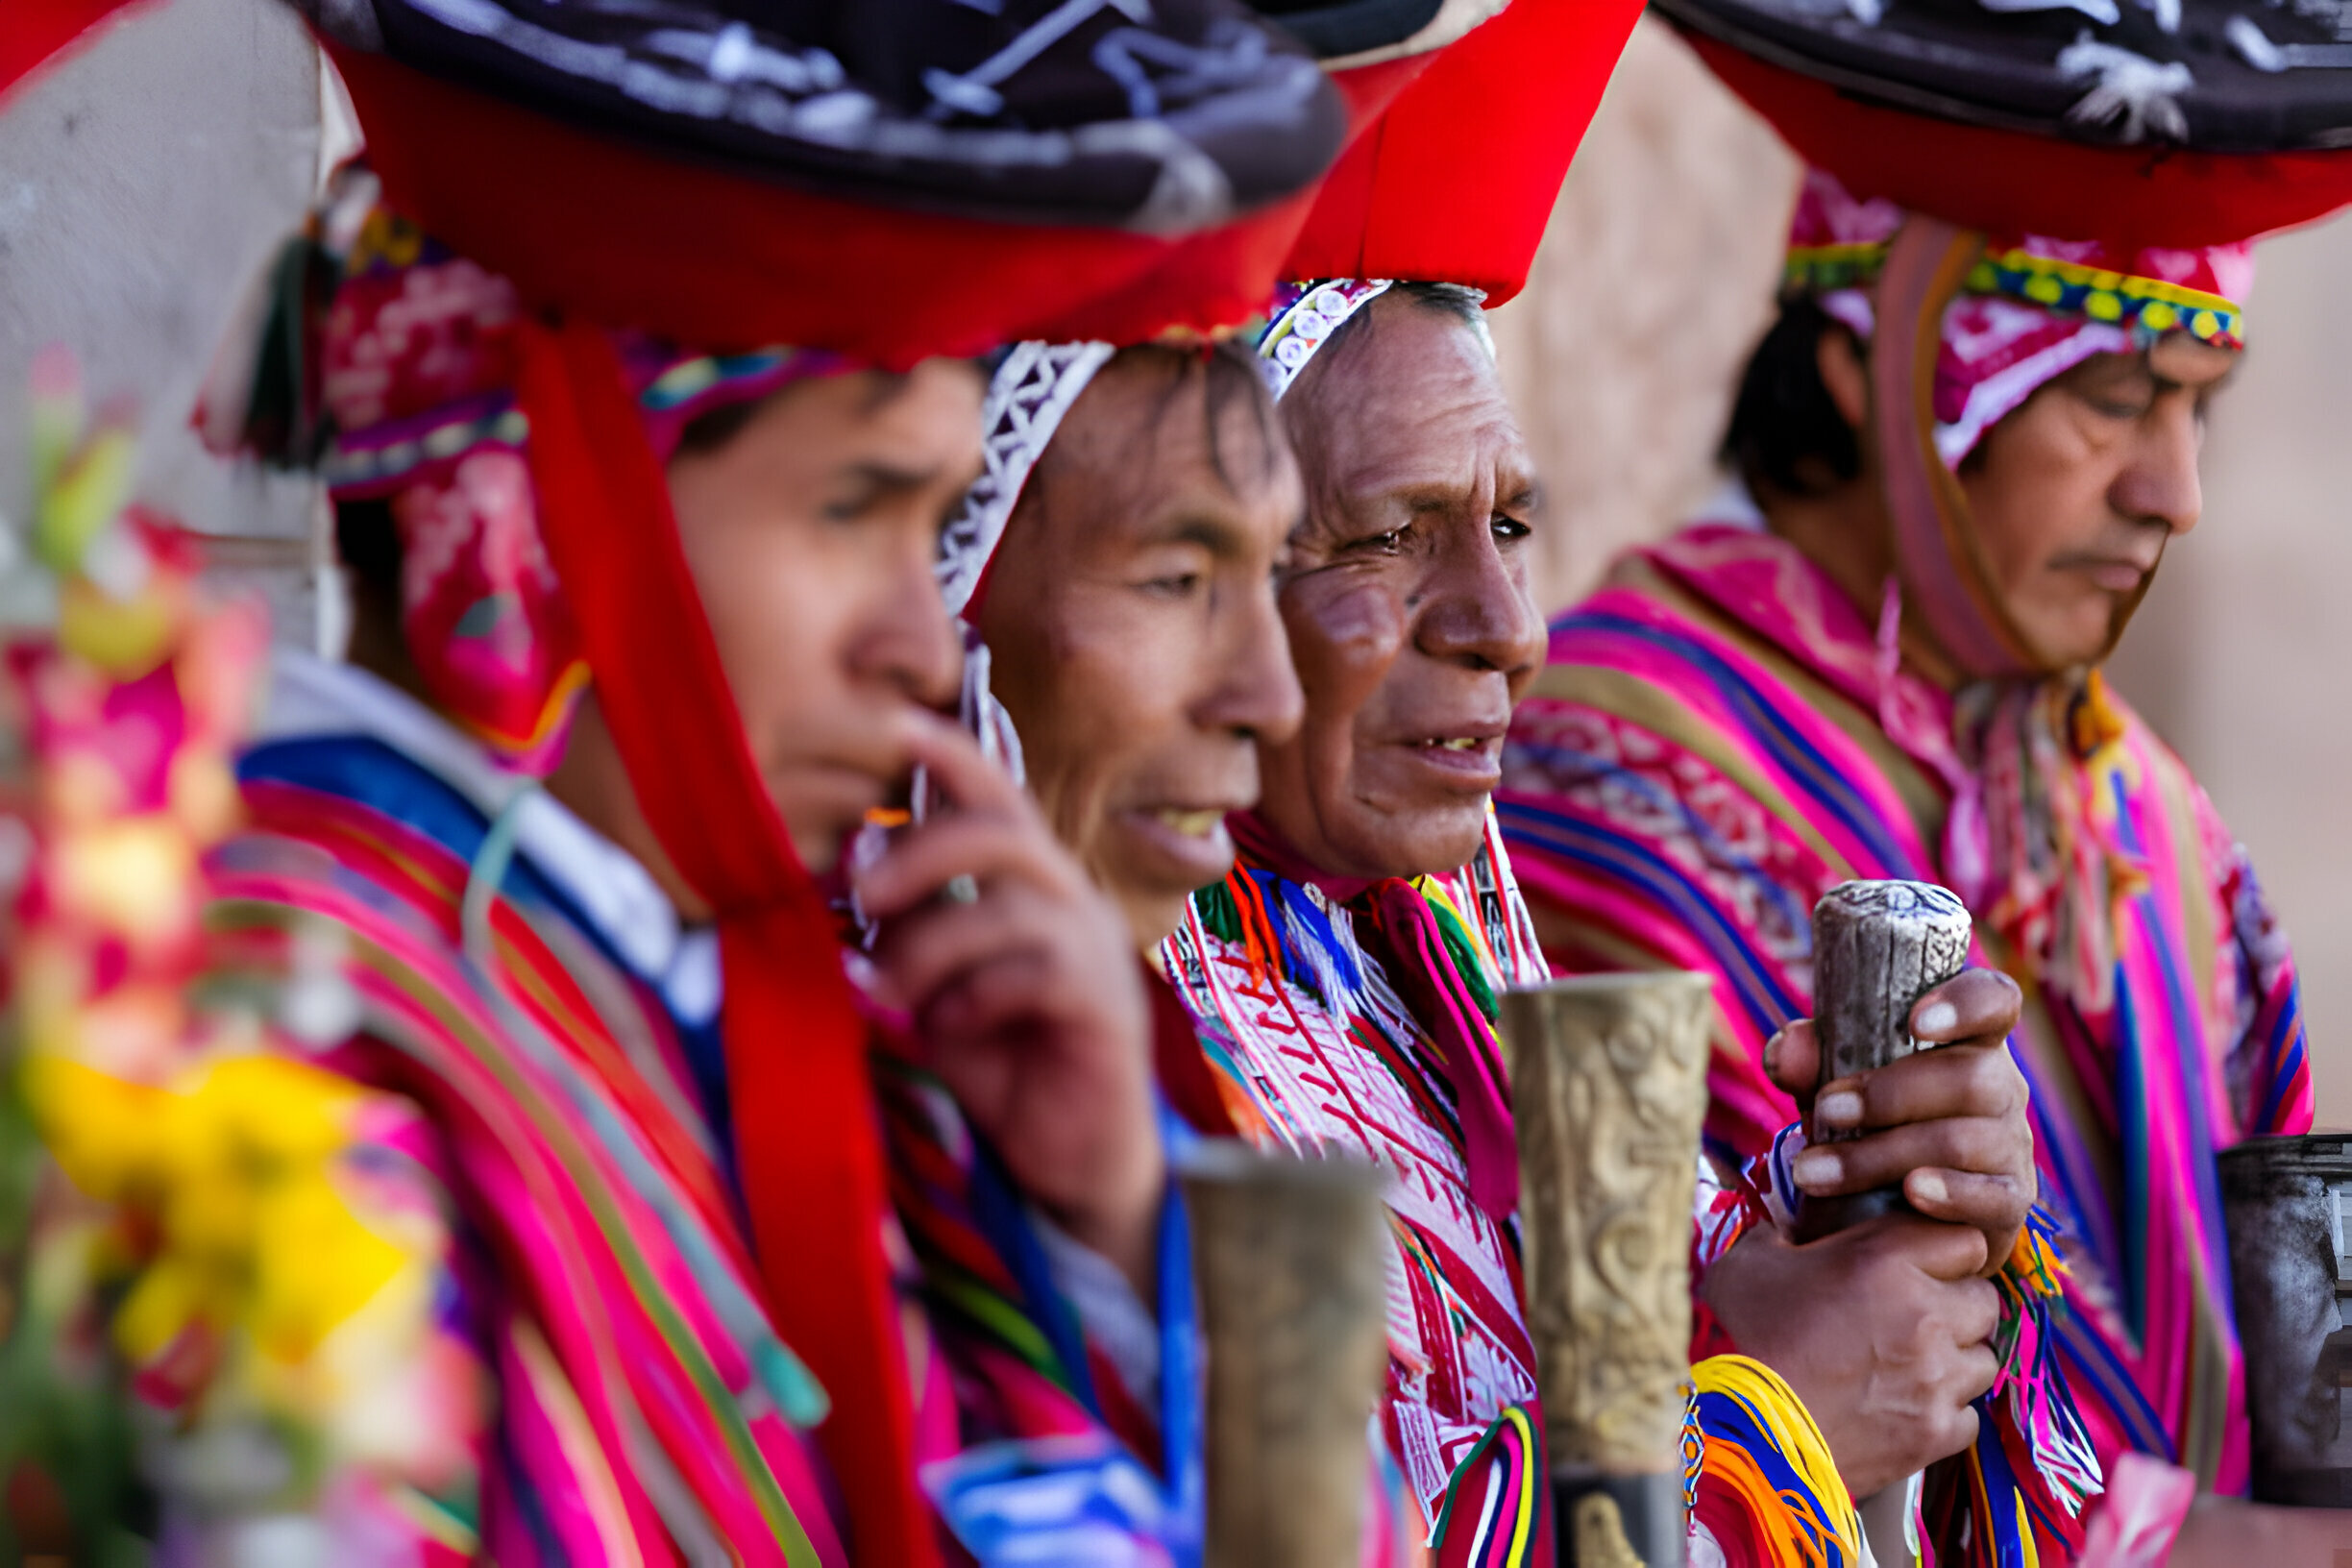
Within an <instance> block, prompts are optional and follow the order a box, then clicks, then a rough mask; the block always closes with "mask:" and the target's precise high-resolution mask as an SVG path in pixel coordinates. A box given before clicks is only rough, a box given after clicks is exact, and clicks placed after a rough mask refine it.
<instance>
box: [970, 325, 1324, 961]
mask: <svg viewBox="0 0 2352 1568" xmlns="http://www.w3.org/2000/svg"><path fill="white" fill-rule="evenodd" d="M1213 373H1214V374H1215V375H1216V376H1217V377H1219V378H1220V379H1221V381H1222V384H1221V387H1220V390H1219V393H1218V395H1217V396H1216V397H1215V398H1214V399H1212V397H1211V396H1210V388H1211V384H1212V378H1213ZM1301 504H1302V502H1301V492H1300V488H1299V478H1298V469H1297V466H1296V464H1295V463H1293V462H1292V460H1291V457H1290V452H1289V448H1288V447H1287V445H1286V444H1285V442H1284V441H1283V439H1282V435H1281V431H1280V429H1279V428H1278V426H1277V424H1276V422H1275V418H1274V413H1273V409H1272V408H1271V407H1270V406H1269V404H1267V402H1266V399H1265V394H1264V391H1263V389H1262V385H1261V384H1260V383H1259V382H1258V380H1257V378H1256V373H1255V371H1254V370H1253V369H1252V368H1250V367H1248V366H1242V365H1230V364H1229V365H1218V366H1211V365H1209V364H1207V363H1205V362H1204V361H1202V360H1201V359H1200V358H1199V357H1198V356H1197V355H1187V354H1181V353H1178V352H1175V351H1172V350H1165V349H1130V350H1127V351H1125V352H1123V353H1122V354H1120V355H1118V356H1117V357H1116V358H1115V359H1113V360H1112V361H1111V362H1110V363H1109V364H1108V365H1106V366H1105V367H1104V368H1103V369H1102V371H1101V372H1100V373H1099V374H1098V375H1096V376H1095V378H1094V380H1092V381H1091V382H1090V384H1089V385H1088V387H1087V389H1086V391H1085V392H1084V393H1083V394H1081V396H1080V397H1079V399H1078V401H1077V402H1076V403H1075V404H1073V405H1072V406H1071V408H1070V410H1069V413H1068V414H1067V415H1066V417H1065V418H1064V420H1063V422H1062V426H1061V429H1058V430H1057V431H1056V432H1055V434H1054V438H1053V442H1052V444H1051V445H1050V446H1048V447H1047V448H1046V450H1045V453H1044V456H1043V458H1042V459H1041V461H1040V462H1039V464H1038V466H1037V468H1036V469H1035V470H1034V471H1033V472H1032V473H1031V475H1030V477H1029V482H1028V484H1027V485H1026V486H1025V487H1024V488H1023V490H1022V493H1021V500H1020V503H1019V505H1018V506H1017V508H1016V509H1015V511H1014V514H1013V517H1012V519H1011V521H1010V522H1009V523H1008V525H1007V526H1006V529H1005V537H1004V540H1003V542H1002V544H1001V545H999V547H998V549H997V551H996V556H995V559H994V561H993V563H992V565H991V567H990V569H989V577H988V585H987V594H986V597H985V599H984V600H982V602H981V604H980V606H979V626H980V632H981V635H982V637H983V638H984V639H985V640H986V641H987V643H988V646H989V652H990V654H991V657H992V661H993V666H992V676H991V680H992V687H993V689H994V691H995V693H996V696H997V698H998V699H999V700H1001V701H1002V702H1003V703H1004V705H1005V710H1006V711H1007V712H1008V713H1010V714H1011V715H1012V717H1013V723H1014V727H1015V728H1016V729H1017V730H1018V732H1019V734H1020V738H1021V751H1022V755H1023V758H1024V760H1025V761H1026V763H1027V766H1028V772H1029V787H1030V789H1031V791H1032V792H1033V793H1034V794H1035V795H1036V796H1037V798H1038V801H1039V803H1040V804H1041V806H1042V807H1043V809H1044V812H1045V818H1046V821H1049V822H1050V823H1052V825H1053V829H1054V832H1055V835H1056V836H1057V837H1059V838H1060V839H1061V840H1062V842H1063V843H1064V844H1066V845H1068V846H1069V847H1070V848H1072V849H1073V850H1075V851H1076V852H1077V854H1078V858H1079V860H1080V861H1081V862H1082V863H1083V864H1084V865H1085V866H1086V868H1087V870H1088V871H1089V872H1090V874H1091V875H1092V876H1093V877H1094V879H1095V881H1096V882H1097V883H1098V884H1100V886H1101V887H1102V888H1103V889H1104V890H1105V891H1107V892H1108V893H1110V894H1112V896H1113V897H1115V899H1117V900H1118V902H1119V904H1120V906H1121V908H1122V909H1123V910H1124V911H1125V913H1126V916H1127V919H1128V923H1129V925H1130V926H1131V927H1132V929H1133V933H1134V936H1135V939H1136V941H1137V943H1139V945H1149V944H1152V943H1158V942H1159V941H1160V940H1161V939H1163V938H1164V937H1165V936H1167V935H1168V934H1169V933H1170V932H1172V931H1173V930H1175V928H1176V925H1177V922H1178V920H1179V919H1182V917H1183V913H1184V905H1185V900H1186V899H1188V898H1189V897H1190V896H1191V894H1192V893H1193V892H1194V890H1195V889H1198V888H1201V887H1204V886H1206V885H1208V884H1209V883H1212V882H1214V881H1216V880H1217V879H1218V878H1219V877H1221V876H1223V875H1224V874H1225V872H1226V870H1227V869H1228V868H1229V867H1230V866H1231V865H1232V863H1233V852H1234V851H1233V841H1232V840H1231V839H1230V838H1229V837H1228V836H1227V834H1226V830H1225V825H1224V819H1225V816H1226V814H1227V813H1229V812H1235V811H1240V810H1244V809H1246V808H1247V807H1249V806H1250V805H1252V804H1253V803H1255V802H1256V800H1257V798H1258V758H1257V749H1256V746H1257V742H1258V741H1260V740H1261V739H1265V740H1276V739H1281V738H1283V737H1286V736H1287V735H1288V734H1289V733H1290V732H1291V731H1293V730H1294V729H1296V728H1297V726H1298V720H1299V709H1300V698H1299V688H1298V677H1297V676H1296V675H1295V674H1292V672H1291V668H1290V653H1289V649H1288V647H1287V645H1286V643H1285V641H1284V637H1283V627H1282V622H1281V619H1280V618H1279V617H1278V615H1277V614H1276V612H1275V607H1274V587H1273V573H1274V569H1275V566H1276V564H1277V562H1278V561H1279V559H1280V557H1281V554H1282V551H1283V548H1284V541H1285V539H1286V537H1287V535H1288V534H1289V531H1290V529H1291V527H1292V526H1293V525H1294V524H1295V523H1296V522H1297V521H1298V517H1299V512H1300V508H1301Z"/></svg>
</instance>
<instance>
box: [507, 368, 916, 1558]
mask: <svg viewBox="0 0 2352 1568" xmlns="http://www.w3.org/2000/svg"><path fill="white" fill-rule="evenodd" d="M521 348H522V357H523V364H522V377H521V396H522V404H523V409H524V411H525V413H526V414H527V416H528V418H529V420H530V447H529V456H530V466H531V478H532V482H533V483H534V484H535V485H536V486H537V489H538V496H539V502H540V506H541V508H542V510H541V517H542V520H543V524H542V526H543V528H544V530H545V533H546V536H547V547H548V553H549V555H550V556H551V559H552V560H553V562H554V564H555V570H556V574H557V576H560V577H561V578H562V580H563V588H564V593H565V596H566V597H567V599H568V600H570V602H571V605H572V608H573V612H574V614H575V615H576V618H577V620H578V623H579V626H580V630H581V634H582V637H583V640H584V641H585V643H586V645H587V650H588V663H589V667H590V668H591V669H592V670H593V671H594V672H595V678H596V692H597V697H598V700H599V702H600V704H601V707H602V710H603V714H604V718H605V720H606V722H607V723H609V724H610V725H611V726H612V731H613V737H614V739H615V741H616V742H617V743H618V745H619V747H620V750H621V755H622V758H623V761H624V762H625V764H626V766H627V768H628V772H629V780H630V782H631V784H632V785H633V786H634V787H635V789H636V792H637V799H638V802H639V804H640V805H641V806H642V807H643V808H644V810H645V814H646V818H647V821H649V822H650V823H651V825H652V828H653V831H654V834H655V835H656V836H657V837H658V838H659V839H660V841H661V844H662V847H663V848H664V850H666V851H667V852H668V854H669V855H670V858H671V860H672V861H673V863H674V864H675V865H676V867H677V869H678V870H679V872H680V873H681V874H682V875H684V876H685V878H686V879H687V880H688V881H689V882H691V883H692V884H693V885H694V887H695V888H696V890H697V891H698V892H699V893H700V894H702V896H703V897H705V898H706V899H708V900H709V901H710V903H711V905H712V907H713V908H715V909H716V910H717V911H718V912H719V938H720V952H721V959H722V963H723V973H724V974H725V977H726V996H725V1001H724V1011H723V1019H722V1021H723V1029H724V1034H725V1040H726V1051H727V1079H728V1088H729V1092H730V1094H731V1096H732V1101H733V1108H734V1121H735V1125H736V1127H737V1128H739V1129H741V1130H742V1132H743V1134H745V1135H747V1136H742V1137H739V1138H738V1139H737V1140H736V1157H737V1160H738V1163H739V1166H740V1170H741V1173H742V1178H743V1187H744V1195H745V1200H746V1203H747V1207H748V1209H749V1211H750V1216H751V1234H752V1241H753V1245H754V1246H755V1248H756V1250H757V1252H758V1256H759V1262H760V1272H761V1276H762V1278H763V1280H764V1281H765V1282H766V1285H767V1287H768V1307H769V1312H770V1315H771V1318H772V1321H773V1323H774V1325H775V1327H776V1329H777V1331H778V1333H780V1334H781V1335H783V1337H784V1340H785V1342H786V1343H787V1344H789V1345H790V1346H791V1347H792V1348H793V1350H794V1351H795V1352H796V1353H797V1354H798V1355H799V1356H800V1357H801V1358H802V1360H805V1361H807V1362H808V1364H809V1366H810V1367H811V1369H812V1370H814V1371H815V1373H816V1374H817V1377H818V1379H819V1380H820V1381H821V1383H822V1384H824V1386H825V1389H826V1391H827V1393H829V1394H830V1395H831V1397H832V1401H833V1409H832V1413H831V1415H829V1416H828V1417H827V1418H826V1420H825V1422H824V1424H823V1426H822V1427H821V1429H820V1431H819V1433H818V1437H819V1439H820V1441H821V1443H822V1444H823V1447H824V1449H825V1452H826V1455H827V1457H828V1458H830V1459H831V1460H832V1464H833V1469H834V1474H835V1476H836V1478H837V1479H838V1481H839V1482H840V1484H841V1488H842V1491H843V1493H844V1495H845V1499H846V1501H847V1506H848V1513H849V1520H848V1523H849V1531H850V1534H851V1537H852V1541H853V1546H852V1550H853V1552H854V1553H855V1555H856V1557H857V1560H859V1561H860V1562H864V1563H872V1564H877V1565H879V1564H889V1565H893V1568H896V1565H899V1564H913V1565H922V1568H928V1565H930V1564H934V1563H936V1562H937V1560H938V1553H937V1548H936V1545H935V1543H934V1540H933V1537H932V1532H931V1527H930V1524H929V1509H928V1507H926V1505H925V1504H924V1503H923V1501H922V1498H921V1495H920V1493H919V1491H918V1489H917V1487H916V1483H915V1460H914V1412H913V1409H912V1405H911V1402H910V1398H909V1394H908V1384H907V1372H906V1365H905V1350H904V1344H903V1340H902V1338H901V1335H900V1332H899V1320H898V1304H897V1300H896V1297H895V1294H894V1290H893V1288H892V1283H891V1275H890V1269H889V1265H888V1262H887V1260H886V1258H885V1256H884V1252H883V1231H882V1226H883V1215H884V1209H883V1205H884V1203H885V1201H886V1194H887V1187H886V1183H885V1175H884V1170H883V1158H882V1151H881V1144H880V1137H879V1131H878V1128H877V1125H876V1113H875V1107H874V1102H873V1095H872V1086H871V1083H870V1074H869V1065H868V1060H867V1040H868V1031H867V1026H866V1021H865V1019H864V1017H862V1016H861V1014H860V1012H859V1009H858V1005H857V999H856V996H855V994H854V993H853V992H852V991H851V989H850V985H849V981H848V977H847V976H846V974H845V973H844V972H843V968H842V964H841V956H840V946H839V943H838V942H837V941H836V939H835V935H834V931H833V925H832V921H831V919H830V917H829V915H828V913H827V911H826V909H825V906H824V900H823V898H822V896H821V894H819V892H818V890H817V887H816V884H815V883H814V882H813V881H811V879H810V878H809V876H808V873H807V872H806V871H805V870H802V869H801V867H800V865H799V862H798V860H797V858H796V856H795V854H794V852H793V848H792V843H791V841H790V839H788V838H787V837H786V836H785V832H784V825H783V822H782V821H781V820H780V819H779V818H778V817H777V815H776V811H775V807H774V804H773V802H772V800H771V799H770V798H769V796H768V792H767V788H766V785H765V784H764V783H763V782H762V780H761V778H760V775H759V771H758V769H757V767H756V765H755V764H754V763H753V762H752V760H751V754H750V751H749V748H748V747H747V746H746V744H745V741H744V734H743V723H742V720H741V719H740V718H739V717H738V716H737V714H736V711H735V704H734V701H733V699H732V698H731V696H730V695H729V692H728V688H727V681H726V673H725V671H724V669H723V667H722V666H721V664H720V662H719V650H718V647H717V645H716V644H715V643H714V642H713V641H712V639H711V634H710V627H709V625H708V623H707V622H706V621H705V620H704V619H703V616H702V604H701V598H700V595H699V593H698V591H697V589H696V587H695V582H694V577H693V576H692V574H691V573H690V572H689V570H688V568H687V565H686V558H685V553H684V551H682V550H681V548H680V547H679V544H678V539H677V524H676V520H675V518H674V516H673V515H672V513H671V510H670V491H669V484H668V481H667V479H666V478H665V477H664V475H663V473H662V471H661V468H660V466H659V465H658V464H657V463H656V462H655V461H654V458H653V453H652V451H651V449H650V448H649V446H648V445H647V442H646V438H645V433H644V430H643V429H642V427H641V426H640V424H639V422H638V417H637V410H636V408H635V406H634V404H633V403H632V402H631V400H630V398H629V395H628V392H627V390H626V385H625V381H624V380H623V374H622V368H621V363H620V360H619V358H618V356H617V355H615V354H614V353H613V350H612V347H611V345H610V343H609V342H608V341H607V340H606V338H605V336H604V334H603V333H602V332H601V331H599V330H598V329H595V328H593V327H588V326H584V325H580V324H574V325H571V326H567V327H563V328H557V329H549V328H544V327H540V326H537V325H532V326H529V327H527V328H526V329H525V330H524V331H523V333H522V339H521Z"/></svg>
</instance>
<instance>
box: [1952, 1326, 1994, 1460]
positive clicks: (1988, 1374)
mask: <svg viewBox="0 0 2352 1568" xmlns="http://www.w3.org/2000/svg"><path fill="white" fill-rule="evenodd" d="M1999 1375H2001V1363H1999V1361H1997V1359H1995V1357H1992V1352H1990V1349H1985V1347H1983V1345H1975V1347H1971V1349H1969V1352H1964V1354H1962V1363H1959V1366H1957V1368H1954V1378H1952V1384H1949V1387H1952V1394H1954V1399H1952V1406H1949V1409H1948V1413H1945V1417H1943V1420H1941V1422H1938V1427H1941V1430H1943V1441H1948V1443H1949V1448H1948V1451H1945V1458H1949V1456H1954V1453H1967V1451H1969V1448H1971V1446H1973V1443H1975V1434H1978V1430H1980V1425H1983V1422H1980V1417H1978V1413H1975V1406H1973V1401H1978V1399H1983V1396H1985V1394H1990V1391H1992V1384H1995V1383H1997V1380H1999Z"/></svg>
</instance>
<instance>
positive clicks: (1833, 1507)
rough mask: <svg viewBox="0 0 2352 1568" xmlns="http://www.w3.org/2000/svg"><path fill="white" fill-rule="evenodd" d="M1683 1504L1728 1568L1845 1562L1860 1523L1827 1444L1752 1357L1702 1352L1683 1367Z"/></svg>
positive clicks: (1858, 1557)
mask: <svg viewBox="0 0 2352 1568" xmlns="http://www.w3.org/2000/svg"><path fill="white" fill-rule="evenodd" d="M1682 1453H1683V1463H1682V1475H1683V1485H1684V1502H1685V1504H1686V1505H1687V1506H1688V1507H1689V1508H1690V1511H1691V1521H1692V1525H1693V1527H1694V1530H1704V1531H1706V1532H1707V1534H1708V1535H1710V1536H1711V1537H1713V1539H1714V1542H1715V1544H1716V1546H1717V1548H1718V1549H1719V1550H1720V1551H1721V1552H1722V1553H1723V1556H1724V1560H1725V1561H1726V1562H1727V1563H1729V1564H1730V1565H1731V1568H1851V1565H1854V1564H1858V1563H1860V1562H1861V1561H1862V1560H1863V1557H1862V1521H1861V1519H1860V1517H1859V1516H1858V1515H1857V1514H1855V1512H1854V1507H1853V1503H1852V1502H1851V1500H1850V1499H1849V1498H1848V1496H1847V1495H1846V1483H1845V1482H1843V1481H1842V1480H1840V1479H1839V1477H1838V1473H1837V1464H1836V1461H1834V1460H1833V1459H1831V1458H1830V1457H1829V1443H1828V1440H1827V1439H1826V1438H1825V1437H1824V1436H1823V1435H1822V1433H1821V1429H1820V1428H1819V1427H1817V1426H1815V1425H1814V1424H1813V1417H1812V1415H1811V1414H1810V1413H1808V1412H1807V1411H1806V1409H1805V1408H1804V1405H1803V1403H1802V1402H1801V1400H1799V1399H1798V1397H1797V1395H1796V1392H1795V1391H1794V1390H1793V1389H1791V1388H1790V1387H1789V1385H1788V1384H1785V1383H1783V1382H1781V1381H1780V1378H1779V1376H1778V1375H1777V1374H1776V1373H1775V1372H1774V1371H1773V1370H1772V1369H1771V1368H1770V1367H1768V1366H1766V1365H1765V1364H1764V1363H1763V1362H1761V1361H1756V1360H1750V1359H1749V1358H1747V1357H1745V1356H1710V1357H1708V1358H1707V1359H1706V1360H1703V1361H1701V1362H1700V1363H1699V1364H1698V1365H1696V1366H1694V1367H1692V1368H1691V1396H1690V1403H1689V1405H1688V1407H1687V1408H1686V1409H1685V1411H1684V1413H1683V1418H1682Z"/></svg>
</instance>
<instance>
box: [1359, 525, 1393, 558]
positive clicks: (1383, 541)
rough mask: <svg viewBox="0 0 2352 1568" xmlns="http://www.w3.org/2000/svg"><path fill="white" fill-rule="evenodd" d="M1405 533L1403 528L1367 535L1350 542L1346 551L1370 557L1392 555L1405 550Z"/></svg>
mask: <svg viewBox="0 0 2352 1568" xmlns="http://www.w3.org/2000/svg"><path fill="white" fill-rule="evenodd" d="M1407 531H1408V530H1407V529H1404V528H1390V529H1389V530H1388V531H1387V532H1386V533H1369V534H1366V535H1364V536H1363V537H1362V538H1361V539H1356V540H1352V541H1350V542H1349V544H1348V549H1350V550H1357V551H1364V552H1365V553H1366V554H1371V555H1394V554H1395V553H1396V552H1397V551H1400V550H1403V549H1404V548H1405V535H1406V533H1407Z"/></svg>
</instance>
